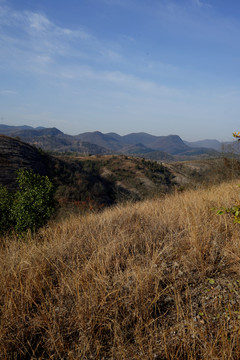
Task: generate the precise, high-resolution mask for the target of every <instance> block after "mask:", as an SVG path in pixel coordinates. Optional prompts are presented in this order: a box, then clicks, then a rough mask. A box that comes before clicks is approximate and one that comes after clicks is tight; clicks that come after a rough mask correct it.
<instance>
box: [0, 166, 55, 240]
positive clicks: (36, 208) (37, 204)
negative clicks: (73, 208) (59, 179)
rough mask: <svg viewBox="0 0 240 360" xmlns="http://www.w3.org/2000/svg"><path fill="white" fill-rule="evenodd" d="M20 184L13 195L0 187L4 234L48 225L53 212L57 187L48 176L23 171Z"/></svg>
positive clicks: (0, 209) (0, 206)
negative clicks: (7, 231) (55, 188)
mask: <svg viewBox="0 0 240 360" xmlns="http://www.w3.org/2000/svg"><path fill="white" fill-rule="evenodd" d="M17 183H18V186H19V189H18V190H17V191H16V192H15V193H14V194H10V193H9V191H8V190H7V188H5V187H3V186H2V187H0V227H1V228H0V231H1V232H5V231H6V230H10V229H15V230H16V232H17V233H23V232H24V231H26V230H28V229H30V230H31V231H35V230H37V229H39V228H40V227H41V226H43V225H45V224H46V223H47V221H48V220H49V218H50V217H51V215H52V214H53V212H54V188H53V184H52V183H51V181H50V180H49V178H48V177H47V176H41V175H39V174H35V173H34V172H33V171H32V170H30V171H28V170H23V169H20V170H19V171H18V172H17Z"/></svg>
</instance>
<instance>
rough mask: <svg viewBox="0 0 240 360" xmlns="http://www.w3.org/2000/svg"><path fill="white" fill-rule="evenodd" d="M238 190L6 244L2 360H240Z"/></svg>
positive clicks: (131, 210) (160, 201)
mask: <svg viewBox="0 0 240 360" xmlns="http://www.w3.org/2000/svg"><path fill="white" fill-rule="evenodd" d="M237 184H238V183H237V182H228V183H224V184H221V185H217V186H213V187H209V188H208V189H198V190H188V191H185V192H183V193H179V192H176V193H175V194H172V195H167V196H166V197H165V198H156V199H153V200H147V201H144V202H139V203H136V204H128V205H119V206H116V207H114V208H111V209H107V210H104V211H103V212H102V213H99V214H94V213H92V214H88V215H85V216H77V215H70V216H68V217H67V218H65V219H63V220H58V221H57V220H54V221H52V222H51V223H49V226H48V227H47V228H45V229H42V230H40V232H39V233H38V234H37V235H35V236H31V235H28V236H27V237H26V239H25V241H23V240H21V241H19V240H17V239H16V238H14V237H13V236H12V237H4V238H2V239H1V247H0V314H1V315H0V354H1V356H0V357H1V359H84V360H89V359H102V360H103V359H105V360H107V359H109V360H110V359H113V360H120V359H122V360H133V359H134V360H135V359H136V360H138V359H139V360H140V359H141V360H142V359H144V360H145V359H146V360H151V359H158V360H164V359H166V360H170V359H192V360H193V359H208V360H213V359H222V360H225V359H236V360H237V359H239V358H240V301H239V300H240V276H239V275H240V266H239V265H240V225H238V224H233V221H232V219H231V217H230V216H229V215H223V216H217V215H216V214H215V212H214V211H213V210H212V208H219V207H220V206H222V205H223V206H231V205H233V204H236V203H237V202H238V201H239V188H238V186H237Z"/></svg>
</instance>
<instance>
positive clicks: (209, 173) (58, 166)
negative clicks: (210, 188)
mask: <svg viewBox="0 0 240 360" xmlns="http://www.w3.org/2000/svg"><path fill="white" fill-rule="evenodd" d="M129 146H130V147H131V148H132V149H133V147H132V145H129ZM138 146H139V147H141V149H143V147H144V145H143V146H142V145H141V144H139V145H138ZM159 153H160V155H159V157H160V158H163V157H165V159H166V162H164V163H163V164H162V163H161V162H156V161H148V160H144V159H143V158H141V157H134V156H127V155H101V156H100V155H95V156H93V155H92V156H77V155H75V156H73V155H72V154H71V155H68V156H67V155H64V156H63V155H62V156H59V155H58V156H51V155H49V154H47V153H45V152H43V151H42V150H39V149H37V148H36V147H34V146H31V145H29V144H27V143H24V142H22V141H20V140H18V139H15V138H10V137H7V136H3V135H2V136H0V154H1V155H0V184H3V185H7V186H8V187H9V188H10V189H14V188H15V187H16V182H15V180H16V172H17V170H18V169H20V168H24V169H32V170H33V171H34V172H38V173H40V174H41V175H48V176H49V178H50V179H51V180H52V182H53V183H54V185H55V188H56V199H57V200H58V202H59V203H60V204H61V205H62V206H67V207H73V206H75V205H76V206H77V208H79V209H81V208H82V207H85V206H87V207H89V206H90V207H94V208H98V207H99V206H107V205H113V204H116V203H118V202H122V201H129V200H131V201H139V200H143V199H146V198H151V197H153V196H159V195H164V194H166V193H168V192H171V191H173V190H174V189H175V188H180V189H187V188H189V187H199V186H206V185H207V184H216V183H220V182H222V181H225V180H227V179H229V180H232V179H235V178H237V177H239V176H240V163H239V161H238V160H234V159H227V158H217V159H209V160H208V159H202V160H194V161H193V160H192V161H183V162H172V160H173V158H171V157H170V155H167V154H166V153H165V154H163V153H162V152H159ZM150 154H151V153H150ZM169 157H170V159H169ZM74 204H75V205H74ZM84 204H85V205H84ZM76 206H75V207H76Z"/></svg>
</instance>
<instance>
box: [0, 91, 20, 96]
mask: <svg viewBox="0 0 240 360" xmlns="http://www.w3.org/2000/svg"><path fill="white" fill-rule="evenodd" d="M0 95H17V92H16V91H14V90H0Z"/></svg>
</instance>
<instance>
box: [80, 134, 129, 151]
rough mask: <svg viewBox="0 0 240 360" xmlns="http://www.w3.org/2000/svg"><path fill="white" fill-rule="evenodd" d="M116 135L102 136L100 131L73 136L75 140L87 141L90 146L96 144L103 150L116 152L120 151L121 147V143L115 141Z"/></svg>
mask: <svg viewBox="0 0 240 360" xmlns="http://www.w3.org/2000/svg"><path fill="white" fill-rule="evenodd" d="M116 135H117V134H114V136H111V135H108V134H103V133H101V132H100V131H94V132H86V133H83V134H79V135H76V136H74V137H75V138H76V139H79V140H82V141H87V142H89V143H92V144H96V145H98V146H101V147H103V148H106V149H109V150H113V151H118V150H120V149H121V147H122V145H121V142H120V141H119V140H118V139H116Z"/></svg>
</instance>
